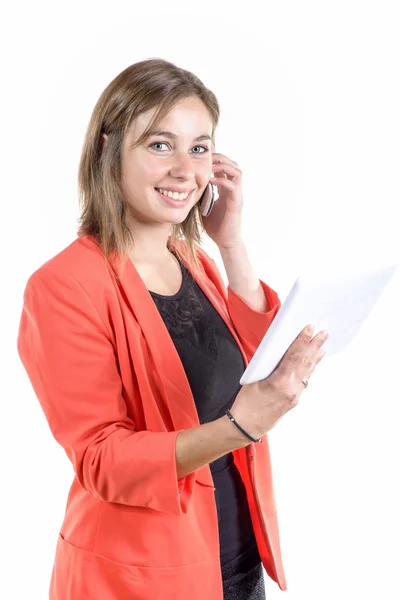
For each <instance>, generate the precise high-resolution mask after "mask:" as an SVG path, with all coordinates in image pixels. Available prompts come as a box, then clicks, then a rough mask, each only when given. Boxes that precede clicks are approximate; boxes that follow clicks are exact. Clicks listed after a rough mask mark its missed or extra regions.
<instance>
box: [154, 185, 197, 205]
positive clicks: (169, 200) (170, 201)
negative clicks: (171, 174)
mask: <svg viewBox="0 0 400 600" xmlns="http://www.w3.org/2000/svg"><path fill="white" fill-rule="evenodd" d="M154 189H155V190H156V192H157V194H158V195H159V196H161V198H162V199H163V200H164V201H165V202H166V203H167V204H170V205H172V206H185V205H186V204H187V203H188V202H189V201H190V199H191V197H192V194H193V192H194V190H191V191H190V192H189V194H188V195H187V196H186V198H184V199H183V200H179V199H178V200H174V198H170V197H169V196H166V195H165V194H162V193H161V192H160V191H159V190H158V188H154Z"/></svg>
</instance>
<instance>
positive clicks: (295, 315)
mask: <svg viewBox="0 0 400 600" xmlns="http://www.w3.org/2000/svg"><path fill="white" fill-rule="evenodd" d="M397 266H398V265H395V264H391V265H385V266H382V267H379V268H374V269H371V270H368V271H363V272H358V273H352V274H347V275H345V276H343V275H339V274H336V275H330V276H329V275H328V276H327V275H324V276H323V278H320V277H317V276H315V275H313V276H310V275H308V276H300V277H298V278H297V279H296V281H295V283H294V284H293V287H292V288H291V290H290V292H289V294H288V296H287V297H286V299H285V301H284V303H283V304H282V306H281V308H280V310H279V311H278V314H277V315H276V317H275V318H274V320H273V321H272V323H271V326H270V328H269V329H268V331H267V332H266V334H265V336H264V337H263V339H262V341H261V343H260V345H259V347H258V348H257V350H256V352H255V353H254V356H253V357H252V359H251V361H250V363H249V364H248V366H247V368H246V370H245V372H244V373H243V375H242V377H241V379H240V384H241V385H244V384H247V383H253V382H254V381H260V380H261V379H265V378H266V377H268V376H269V375H270V374H271V373H272V371H274V370H275V368H276V367H277V366H278V364H279V363H280V361H281V359H282V357H283V355H284V354H285V353H286V351H287V349H288V348H289V346H290V345H291V344H292V342H294V340H295V339H296V337H297V336H298V335H299V333H300V332H301V331H302V330H303V329H304V328H305V327H306V325H308V324H312V325H314V335H316V334H317V333H318V332H319V331H322V330H323V329H326V330H327V331H328V333H329V338H328V340H327V341H326V342H325V343H324V345H323V348H324V350H325V351H326V355H325V356H328V355H331V354H335V353H336V352H339V351H340V350H342V349H343V348H344V347H345V346H346V345H347V344H348V343H349V341H350V340H351V339H352V338H353V337H354V336H355V335H356V333H357V332H358V331H359V329H360V327H361V325H362V323H363V322H364V321H365V319H366V317H367V316H368V314H369V313H370V311H371V309H372V308H373V306H374V305H375V303H376V302H377V300H378V298H379V296H380V295H381V293H382V292H383V289H384V288H385V286H386V285H387V283H388V282H389V280H390V279H391V277H392V276H393V274H394V272H395V270H396V269H397Z"/></svg>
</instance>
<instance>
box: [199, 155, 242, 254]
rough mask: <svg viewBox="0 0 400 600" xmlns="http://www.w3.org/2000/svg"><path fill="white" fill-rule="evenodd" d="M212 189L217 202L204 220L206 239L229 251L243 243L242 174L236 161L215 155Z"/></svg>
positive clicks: (211, 180) (211, 181)
mask: <svg viewBox="0 0 400 600" xmlns="http://www.w3.org/2000/svg"><path fill="white" fill-rule="evenodd" d="M212 172H213V173H214V177H212V178H211V179H210V183H211V184H212V185H216V186H217V189H218V199H217V201H216V202H215V203H214V206H213V209H212V211H211V213H210V214H209V215H208V217H202V219H203V225H204V229H205V231H206V233H207V235H209V236H210V238H211V239H212V240H213V241H214V242H215V243H216V244H217V246H218V247H219V248H223V249H228V248H232V247H234V246H236V245H237V244H239V243H241V242H242V239H243V238H242V209H243V197H242V171H241V170H240V169H239V168H238V166H237V163H236V162H235V161H234V160H229V158H227V157H226V156H224V155H223V154H219V153H218V152H213V162H212Z"/></svg>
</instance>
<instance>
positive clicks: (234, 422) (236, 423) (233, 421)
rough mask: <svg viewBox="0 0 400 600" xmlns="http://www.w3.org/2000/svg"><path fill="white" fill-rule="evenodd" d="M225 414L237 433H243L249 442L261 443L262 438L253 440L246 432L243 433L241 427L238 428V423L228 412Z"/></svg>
mask: <svg viewBox="0 0 400 600" xmlns="http://www.w3.org/2000/svg"><path fill="white" fill-rule="evenodd" d="M225 414H226V415H227V417H228V418H229V419H230V421H232V423H233V424H234V425H235V426H236V427H237V428H238V429H239V431H241V432H242V433H244V435H245V436H246V437H248V438H249V440H251V441H252V442H260V443H262V438H260V439H259V440H257V439H256V438H253V437H252V436H251V435H250V434H248V433H247V431H245V430H244V429H243V428H242V427H240V425H239V423H238V422H237V421H236V420H235V418H234V416H233V415H232V414H231V411H230V410H227V411H226V413H225Z"/></svg>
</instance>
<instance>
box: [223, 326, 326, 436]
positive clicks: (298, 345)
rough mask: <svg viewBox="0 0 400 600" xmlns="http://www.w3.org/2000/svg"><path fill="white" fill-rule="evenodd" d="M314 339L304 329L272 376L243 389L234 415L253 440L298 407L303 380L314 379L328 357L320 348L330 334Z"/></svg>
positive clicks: (317, 336) (238, 396) (233, 406)
mask: <svg viewBox="0 0 400 600" xmlns="http://www.w3.org/2000/svg"><path fill="white" fill-rule="evenodd" d="M324 333H326V337H325V338H324ZM312 336H313V332H312V331H311V333H307V327H305V328H304V329H303V331H301V333H300V334H299V335H298V337H297V338H296V339H295V340H294V342H293V343H292V344H291V345H290V346H289V348H288V350H287V351H286V353H285V354H284V356H283V357H282V360H281V361H280V363H279V365H278V366H277V367H276V368H275V370H274V371H273V372H272V373H271V375H269V377H266V378H265V379H262V380H260V381H255V382H254V383H249V384H245V385H243V387H242V389H241V390H240V392H239V393H238V395H237V396H236V399H235V401H234V403H233V405H232V408H231V414H232V416H233V417H234V418H235V419H236V421H237V422H238V424H239V425H240V426H241V427H242V428H243V429H244V430H245V431H247V433H249V434H250V435H251V436H252V437H255V438H257V439H259V438H260V437H262V436H263V435H264V434H265V433H266V432H267V431H269V430H270V429H272V428H273V427H274V426H275V425H276V424H277V423H278V421H279V420H280V419H281V418H282V417H283V415H284V414H286V413H287V412H288V411H289V410H291V409H292V408H294V407H295V406H296V405H297V403H298V401H299V397H300V395H301V393H302V392H303V390H304V389H305V386H304V384H303V383H302V379H304V378H305V377H306V378H309V377H310V376H311V374H312V373H313V371H314V369H315V367H316V366H317V364H318V363H319V362H320V361H321V359H322V358H323V356H324V354H325V351H324V350H323V349H321V346H322V345H323V344H324V343H325V342H326V340H327V339H328V334H327V332H324V331H320V332H319V333H318V335H316V336H315V337H314V338H313V337H312ZM243 437H245V436H244V435H243ZM246 439H247V438H246Z"/></svg>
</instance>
